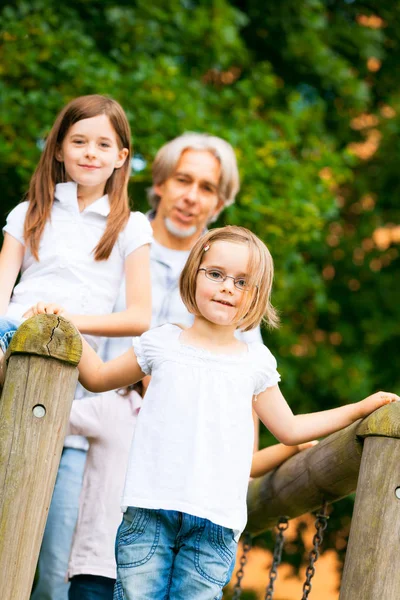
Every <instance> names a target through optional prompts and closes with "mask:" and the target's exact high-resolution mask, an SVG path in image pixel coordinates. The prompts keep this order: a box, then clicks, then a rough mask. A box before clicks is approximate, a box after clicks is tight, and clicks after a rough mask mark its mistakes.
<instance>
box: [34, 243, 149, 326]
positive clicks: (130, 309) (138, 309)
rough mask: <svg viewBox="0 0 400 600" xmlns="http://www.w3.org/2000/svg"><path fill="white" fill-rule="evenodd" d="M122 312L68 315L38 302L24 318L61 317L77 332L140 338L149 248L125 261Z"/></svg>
mask: <svg viewBox="0 0 400 600" xmlns="http://www.w3.org/2000/svg"><path fill="white" fill-rule="evenodd" d="M125 277H126V306H127V308H126V310H123V311H121V312H117V313H112V314H108V315H71V314H69V313H68V312H66V311H65V307H62V306H59V305H56V304H52V303H49V302H38V304H36V305H35V306H33V307H32V308H31V309H30V310H29V311H28V312H27V313H25V315H24V316H25V317H28V316H32V315H35V314H43V313H46V314H62V315H63V316H64V317H65V318H66V319H68V320H69V321H72V323H74V325H75V327H76V328H77V329H79V331H80V332H81V333H86V334H90V335H98V336H100V335H101V336H105V337H124V336H134V335H140V334H141V333H143V332H144V331H147V330H148V329H149V327H150V320H151V281H150V245H149V244H145V245H144V246H140V248H138V249H137V250H135V251H134V252H132V253H131V254H130V255H129V256H128V257H127V259H126V261H125Z"/></svg>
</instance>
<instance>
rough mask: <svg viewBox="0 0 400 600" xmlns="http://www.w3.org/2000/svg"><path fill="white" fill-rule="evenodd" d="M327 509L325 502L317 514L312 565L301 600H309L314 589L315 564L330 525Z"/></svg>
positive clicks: (308, 568)
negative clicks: (312, 581) (312, 582)
mask: <svg viewBox="0 0 400 600" xmlns="http://www.w3.org/2000/svg"><path fill="white" fill-rule="evenodd" d="M327 508H328V503H327V502H325V503H324V505H323V506H322V509H321V510H320V512H319V513H317V514H316V517H317V520H316V521H315V529H316V533H315V535H314V537H313V549H312V550H311V552H310V554H309V560H310V563H309V565H308V567H307V569H306V581H305V583H304V585H303V595H302V597H301V600H307V599H308V595H309V593H310V592H311V588H312V585H311V579H312V578H313V577H314V575H315V563H316V562H317V560H318V558H319V553H320V546H321V544H322V541H323V539H324V531H325V529H326V528H327V525H328V519H329V516H328V514H327Z"/></svg>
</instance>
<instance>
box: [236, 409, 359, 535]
mask: <svg viewBox="0 0 400 600" xmlns="http://www.w3.org/2000/svg"><path fill="white" fill-rule="evenodd" d="M359 424H360V421H357V422H356V423H353V424H352V425H350V426H349V427H346V428H345V429H343V430H341V431H338V432H337V433H334V434H333V435H330V436H329V437H327V438H325V439H324V440H323V441H322V442H320V443H319V444H318V445H317V446H314V447H313V448H309V449H308V450H305V451H303V452H300V453H299V454H296V455H295V456H293V457H292V458H290V459H289V460H287V461H286V462H284V463H283V464H282V465H281V466H280V467H278V468H277V469H275V471H273V472H271V473H268V474H267V475H264V476H263V477H260V478H258V479H254V480H253V481H251V482H250V485H249V491H248V496H247V507H248V522H247V526H246V531H248V532H249V533H251V534H257V533H261V532H262V531H265V530H266V529H270V528H272V527H274V525H275V524H276V521H277V519H278V517H279V516H281V515H283V516H288V517H290V518H293V517H297V516H299V515H302V514H304V513H306V512H310V511H313V510H316V509H317V508H319V507H320V506H321V504H322V502H323V500H324V499H325V500H326V501H328V502H335V501H336V500H339V499H340V498H343V497H344V496H347V495H348V494H350V493H352V492H354V491H355V489H356V486H357V478H358V472H359V468H360V462H361V454H362V440H361V439H359V438H358V436H357V433H356V432H357V428H358V427H359Z"/></svg>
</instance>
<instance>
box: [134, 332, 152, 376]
mask: <svg viewBox="0 0 400 600" xmlns="http://www.w3.org/2000/svg"><path fill="white" fill-rule="evenodd" d="M143 335H144V334H143ZM143 335H141V336H140V337H134V338H133V339H132V346H133V351H134V353H135V355H136V360H137V361H138V364H139V367H140V368H141V369H142V371H143V373H145V375H150V374H151V366H150V364H149V360H148V356H147V355H146V348H145V346H146V344H143V340H142V338H143Z"/></svg>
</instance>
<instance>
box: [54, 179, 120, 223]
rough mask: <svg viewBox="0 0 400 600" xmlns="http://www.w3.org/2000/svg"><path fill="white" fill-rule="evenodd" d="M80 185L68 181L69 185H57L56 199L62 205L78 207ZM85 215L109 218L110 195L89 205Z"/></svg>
mask: <svg viewBox="0 0 400 600" xmlns="http://www.w3.org/2000/svg"><path fill="white" fill-rule="evenodd" d="M77 191H78V185H77V184H76V183H75V181H68V182H67V183H57V185H56V189H55V191H54V197H55V198H56V200H58V201H59V202H61V204H73V205H74V206H78V194H77ZM84 212H85V213H88V212H92V213H97V214H99V215H102V216H103V217H108V215H109V214H110V201H109V199H108V195H107V194H105V196H102V197H101V198H99V199H98V200H95V201H94V202H93V203H92V204H89V206H88V207H87V208H85V210H84Z"/></svg>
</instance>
